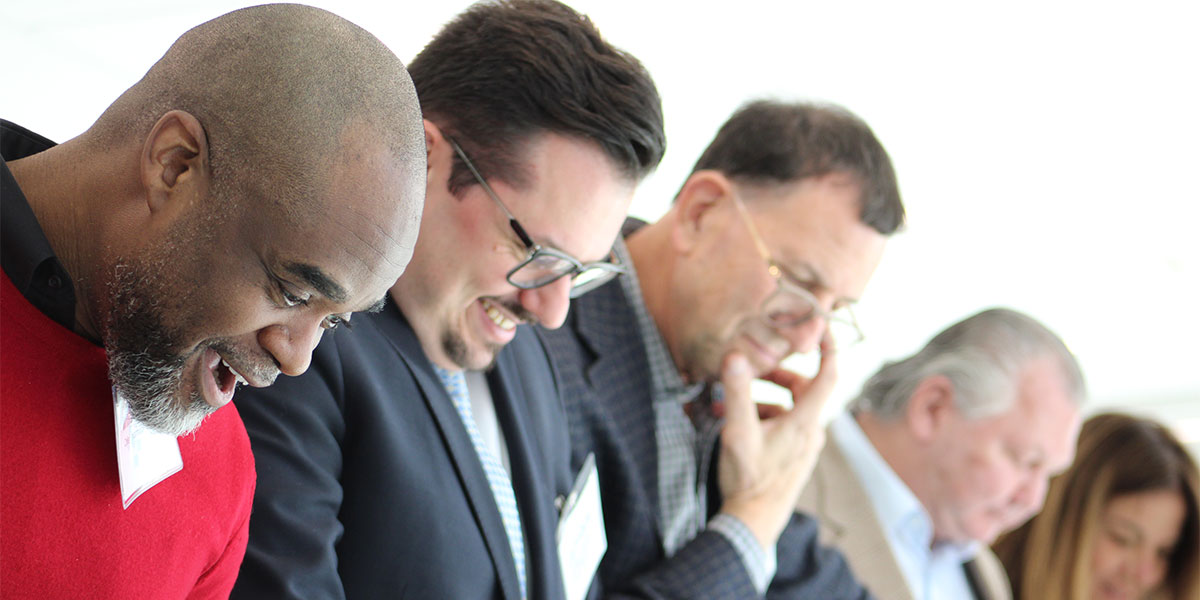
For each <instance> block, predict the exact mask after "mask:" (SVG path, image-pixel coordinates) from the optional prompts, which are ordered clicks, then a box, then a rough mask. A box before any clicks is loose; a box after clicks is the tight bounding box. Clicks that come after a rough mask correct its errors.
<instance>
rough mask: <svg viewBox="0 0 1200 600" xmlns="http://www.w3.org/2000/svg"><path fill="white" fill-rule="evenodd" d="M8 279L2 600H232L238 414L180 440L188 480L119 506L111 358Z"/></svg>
mask: <svg viewBox="0 0 1200 600" xmlns="http://www.w3.org/2000/svg"><path fill="white" fill-rule="evenodd" d="M0 280H3V281H0V596H2V597H3V598H4V599H5V600H17V599H18V598H30V599H34V598H36V599H38V600H44V599H48V598H104V599H125V598H131V599H132V598H136V599H150V598H227V597H228V596H229V590H230V589H231V588H232V587H233V582H234V579H236V578H237V573H238V567H239V566H240V565H241V562H242V556H243V554H245V551H246V537H247V533H248V529H247V526H248V523H249V518H250V505H251V499H252V497H253V495H254V460H253V458H252V456H251V454H250V441H249V439H248V438H247V437H246V430H245V428H244V427H243V426H242V420H241V418H240V417H239V416H238V414H237V411H236V409H235V408H234V407H233V406H232V405H230V406H226V407H224V408H222V409H221V410H219V411H217V412H216V413H215V414H213V415H212V416H211V417H209V418H208V420H206V421H205V422H204V425H203V426H201V427H200V429H199V430H198V431H197V432H196V433H194V434H191V435H187V436H184V437H181V438H179V451H180V454H181V455H182V457H183V470H182V471H180V472H178V473H176V474H174V475H171V476H170V477H168V478H167V479H165V480H163V481H162V482H160V483H159V484H158V485H155V486H154V487H152V488H150V490H148V491H147V492H145V493H144V494H142V495H141V496H140V497H138V498H137V499H136V500H134V502H133V504H131V505H130V506H129V508H128V509H122V508H121V487H120V483H119V482H118V479H117V455H116V441H115V437H114V436H115V433H114V425H113V400H112V387H111V384H109V382H108V375H107V372H108V371H107V361H106V358H105V353H104V349H103V348H99V347H97V346H94V345H92V344H91V343H89V342H88V341H87V340H85V339H83V338H82V337H79V336H78V335H76V334H74V333H73V332H71V331H68V330H67V329H65V328H63V327H62V326H61V325H58V324H57V323H55V322H54V321H52V320H50V319H49V318H48V317H46V316H45V315H43V314H42V313H41V312H39V311H38V310H37V309H36V308H35V307H34V306H33V305H31V304H30V303H29V302H28V301H27V300H26V299H25V298H24V296H22V295H21V293H20V292H19V291H18V290H17V289H16V288H15V287H14V286H13V284H12V282H11V281H9V279H8V277H7V275H0Z"/></svg>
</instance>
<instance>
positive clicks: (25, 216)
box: [0, 119, 75, 330]
mask: <svg viewBox="0 0 1200 600" xmlns="http://www.w3.org/2000/svg"><path fill="white" fill-rule="evenodd" d="M52 146H54V142H52V141H50V140H48V139H46V138H44V137H42V136H40V135H38V134H36V133H34V132H32V131H29V130H28V129H25V128H24V127H21V126H20V125H17V124H15V123H10V122H8V121H5V120H4V119H0V266H2V267H3V268H4V274H5V275H7V276H8V278H9V279H10V280H11V281H12V282H13V285H15V286H16V287H17V289H18V290H20V292H21V294H23V295H24V296H25V298H26V299H28V300H29V302H30V303H31V304H33V305H34V306H35V307H37V309H38V310H40V311H42V313H44V314H45V315H46V316H48V317H50V318H51V319H54V321H55V322H57V323H59V324H60V325H62V326H63V327H66V328H67V329H72V330H73V329H74V328H75V287H74V286H73V285H72V284H71V277H70V276H69V275H67V271H66V269H64V268H63V266H62V263H60V262H59V261H58V257H56V256H55V255H54V249H53V248H51V247H50V241H49V240H47V239H46V234H45V232H43V231H42V226H41V225H40V224H39V223H38V221H37V218H36V217H35V216H34V214H33V209H31V208H29V201H28V200H26V199H25V194H24V193H23V192H21V188H20V187H19V186H17V180H16V179H14V178H13V176H12V172H10V171H9V170H8V162H7V161H10V160H17V159H19V158H25V157H26V156H30V155H33V154H37V153H38V152H41V151H43V150H45V149H47V148H50V147H52Z"/></svg>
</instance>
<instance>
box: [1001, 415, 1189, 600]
mask: <svg viewBox="0 0 1200 600" xmlns="http://www.w3.org/2000/svg"><path fill="white" fill-rule="evenodd" d="M1075 456H1076V458H1075V463H1074V464H1073V465H1071V468H1070V469H1068V470H1067V471H1066V472H1064V473H1063V474H1062V475H1059V476H1058V477H1056V478H1055V479H1054V480H1053V481H1052V482H1051V483H1050V491H1049V493H1048V494H1047V496H1046V505H1045V508H1044V509H1043V510H1042V512H1041V513H1040V514H1038V515H1037V516H1036V517H1034V518H1033V519H1031V520H1030V521H1029V522H1027V523H1025V524H1024V525H1022V526H1021V527H1019V528H1017V529H1015V530H1013V531H1012V532H1011V533H1008V534H1006V535H1005V536H1003V537H1001V538H1000V539H999V540H998V541H997V542H996V545H995V547H994V549H995V552H996V555H997V556H999V557H1000V560H1001V561H1002V562H1003V563H1004V567H1005V569H1006V570H1007V571H1008V576H1009V579H1010V581H1011V582H1012V588H1013V597H1014V598H1018V599H1021V600H1037V599H1039V598H1059V599H1061V600H1134V599H1153V600H1195V599H1196V598H1200V475H1198V474H1197V468H1196V461H1195V459H1194V458H1193V457H1192V456H1190V455H1189V454H1188V451H1187V449H1185V448H1184V447H1183V445H1182V444H1180V443H1179V440H1177V439H1176V438H1175V436H1173V435H1171V432H1170V431H1168V430H1167V429H1166V428H1165V427H1163V426H1162V425H1160V424H1158V423H1156V422H1154V421H1151V420H1149V419H1144V418H1139V417H1134V416H1130V415H1122V414H1100V415H1096V416H1094V417H1092V418H1090V419H1088V420H1087V422H1086V423H1084V425H1083V429H1082V431H1081V432H1080V434H1079V445H1078V447H1077V449H1076V454H1075Z"/></svg>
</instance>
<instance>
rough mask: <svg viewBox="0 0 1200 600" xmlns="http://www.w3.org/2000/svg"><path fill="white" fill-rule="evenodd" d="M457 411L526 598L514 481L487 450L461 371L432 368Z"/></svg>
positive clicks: (522, 542) (523, 596)
mask: <svg viewBox="0 0 1200 600" xmlns="http://www.w3.org/2000/svg"><path fill="white" fill-rule="evenodd" d="M433 369H434V371H436V372H437V374H438V377H439V378H440V379H441V380H442V385H443V386H444V387H445V388H446V392H447V393H449V394H450V400H451V401H452V402H454V408H455V410H457V411H458V416H459V418H460V419H462V422H463V426H465V427H466V428H467V435H469V436H471V444H472V445H473V446H475V454H477V455H479V462H481V463H483V472H484V473H486V474H487V478H488V485H489V486H490V487H491V488H492V496H493V497H494V498H495V499H496V508H498V509H499V510H500V520H501V521H503V522H504V532H505V533H507V534H508V547H509V548H510V549H511V550H512V556H513V562H515V563H516V564H517V581H518V582H519V583H520V584H521V597H522V598H525V597H526V595H525V540H524V538H522V537H521V513H520V512H518V511H517V497H516V495H515V494H514V493H513V487H512V480H511V479H509V477H508V471H506V470H505V469H504V465H502V464H500V460H499V459H498V458H497V457H496V456H495V455H493V454H492V452H491V451H490V450H488V448H487V446H485V445H484V443H483V436H481V435H479V427H478V426H476V424H475V417H474V416H472V414H471V399H470V397H469V396H468V394H467V380H466V378H465V377H463V373H462V371H447V370H446V369H443V368H441V367H438V366H436V365H435V366H434V367H433Z"/></svg>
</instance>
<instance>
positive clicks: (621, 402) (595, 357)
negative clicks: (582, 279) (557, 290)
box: [573, 280, 661, 532]
mask: <svg viewBox="0 0 1200 600" xmlns="http://www.w3.org/2000/svg"><path fill="white" fill-rule="evenodd" d="M573 310H575V311H576V313H577V314H576V319H575V324H574V326H575V328H576V331H577V332H578V333H579V337H580V338H581V339H582V340H583V341H584V345H585V346H586V347H587V348H588V349H589V350H590V351H591V356H592V361H591V362H590V363H589V364H588V365H586V367H585V369H584V376H585V378H586V380H587V386H588V388H589V394H590V397H592V398H602V399H603V401H604V402H606V403H607V404H608V406H607V407H606V408H607V410H608V412H609V413H610V414H613V415H617V414H619V415H626V416H629V417H631V418H628V419H623V421H622V422H623V423H624V424H625V425H626V426H627V427H628V428H627V429H626V430H625V431H622V432H620V433H621V434H622V435H624V436H625V438H626V439H629V440H648V442H649V445H648V447H647V448H646V449H643V450H641V451H632V450H631V454H632V459H633V462H634V463H635V465H636V468H637V472H638V475H639V477H640V478H641V480H642V481H643V482H645V486H644V487H643V488H642V489H646V490H655V491H656V490H658V443H657V441H656V437H655V433H654V427H655V418H654V406H653V401H652V399H651V396H650V390H651V387H652V383H651V381H650V371H649V364H650V361H649V359H648V358H647V357H646V349H645V345H644V344H643V343H642V337H641V332H640V331H638V328H637V318H636V317H635V316H634V313H633V308H632V307H631V306H630V304H629V300H628V298H626V297H625V290H624V288H623V287H622V286H621V283H620V281H618V280H613V281H612V282H609V283H607V284H605V285H603V286H601V287H600V288H599V289H596V290H593V291H591V292H588V293H587V294H586V295H585V296H583V297H582V298H580V299H578V300H575V301H574V309H573ZM628 380H633V381H634V383H635V389H638V390H645V394H637V395H629V396H620V397H616V396H614V395H613V394H609V393H606V392H605V390H604V386H605V385H606V383H607V382H611V381H628ZM647 500H648V501H649V503H650V505H651V507H652V510H651V511H650V514H651V515H653V521H654V522H653V527H654V531H656V532H658V531H661V528H660V527H659V523H658V515H659V507H658V494H657V492H655V493H651V494H650V498H648V499H647Z"/></svg>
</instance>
